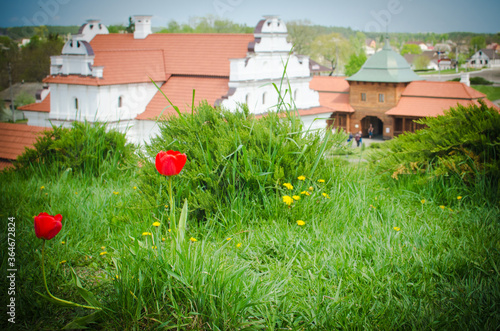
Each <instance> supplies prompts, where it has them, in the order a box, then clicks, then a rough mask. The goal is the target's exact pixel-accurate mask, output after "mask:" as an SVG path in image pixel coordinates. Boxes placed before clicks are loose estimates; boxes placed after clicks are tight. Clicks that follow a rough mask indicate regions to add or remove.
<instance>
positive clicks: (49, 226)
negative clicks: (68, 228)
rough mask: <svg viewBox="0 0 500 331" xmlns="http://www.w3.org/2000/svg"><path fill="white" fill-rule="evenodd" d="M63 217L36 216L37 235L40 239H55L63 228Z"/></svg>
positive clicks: (43, 214)
mask: <svg viewBox="0 0 500 331" xmlns="http://www.w3.org/2000/svg"><path fill="white" fill-rule="evenodd" d="M61 220H62V216H61V214H57V215H55V216H52V215H49V214H47V213H40V214H38V216H35V234H36V236H37V237H38V238H40V239H46V240H50V239H52V238H54V237H55V236H56V235H57V234H58V233H59V231H61V228H62V223H61Z"/></svg>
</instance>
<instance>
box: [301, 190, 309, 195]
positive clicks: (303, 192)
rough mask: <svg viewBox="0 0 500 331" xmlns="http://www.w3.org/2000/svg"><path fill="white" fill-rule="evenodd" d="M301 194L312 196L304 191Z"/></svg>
mask: <svg viewBox="0 0 500 331" xmlns="http://www.w3.org/2000/svg"><path fill="white" fill-rule="evenodd" d="M300 194H305V195H311V194H310V193H309V192H307V191H302V192H300Z"/></svg>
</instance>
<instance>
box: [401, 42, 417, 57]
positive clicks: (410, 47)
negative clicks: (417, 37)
mask: <svg viewBox="0 0 500 331" xmlns="http://www.w3.org/2000/svg"><path fill="white" fill-rule="evenodd" d="M421 53H422V49H421V48H420V46H418V45H415V44H404V45H403V49H402V50H401V55H405V54H421Z"/></svg>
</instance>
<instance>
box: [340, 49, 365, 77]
mask: <svg viewBox="0 0 500 331" xmlns="http://www.w3.org/2000/svg"><path fill="white" fill-rule="evenodd" d="M365 62H366V54H365V52H360V53H358V54H352V55H351V57H349V63H348V64H347V65H346V66H345V75H346V76H352V75H354V74H355V73H357V72H358V71H359V69H361V67H362V66H363V64H365Z"/></svg>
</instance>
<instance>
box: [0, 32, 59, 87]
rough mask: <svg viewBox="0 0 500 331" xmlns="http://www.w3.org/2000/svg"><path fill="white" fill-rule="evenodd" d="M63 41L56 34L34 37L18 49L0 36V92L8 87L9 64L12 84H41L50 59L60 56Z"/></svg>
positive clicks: (11, 42)
mask: <svg viewBox="0 0 500 331" xmlns="http://www.w3.org/2000/svg"><path fill="white" fill-rule="evenodd" d="M63 45H64V40H63V39H62V38H61V37H60V36H59V35H57V34H48V35H47V36H46V37H40V36H39V35H34V36H32V37H31V39H30V42H29V43H28V44H27V45H25V46H22V47H19V46H18V44H17V42H15V41H13V40H12V39H10V38H9V37H7V36H0V47H1V48H2V51H1V52H0V90H3V89H5V88H7V87H8V86H9V64H10V68H11V75H12V82H13V83H14V84H15V83H18V82H22V81H25V82H41V81H42V79H43V78H45V77H46V76H47V75H48V74H49V73H50V57H51V56H52V55H59V54H61V50H62V47H63Z"/></svg>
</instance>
